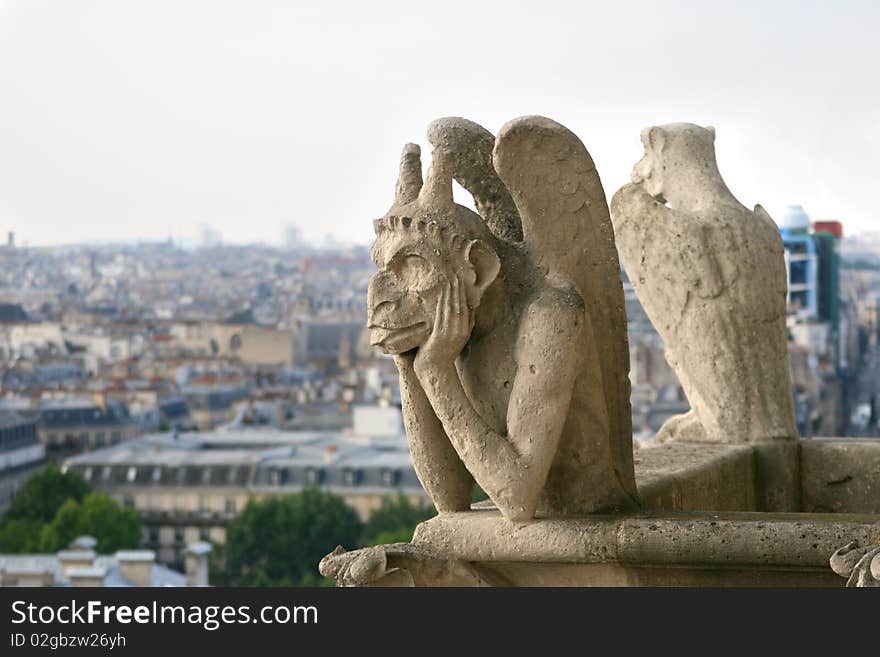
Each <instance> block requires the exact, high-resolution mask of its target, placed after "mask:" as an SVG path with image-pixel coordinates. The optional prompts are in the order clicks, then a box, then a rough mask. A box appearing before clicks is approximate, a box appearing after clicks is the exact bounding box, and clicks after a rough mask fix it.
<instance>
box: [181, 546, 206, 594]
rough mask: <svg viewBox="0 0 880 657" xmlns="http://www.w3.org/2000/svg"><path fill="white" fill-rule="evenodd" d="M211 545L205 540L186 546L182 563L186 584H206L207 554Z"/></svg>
mask: <svg viewBox="0 0 880 657" xmlns="http://www.w3.org/2000/svg"><path fill="white" fill-rule="evenodd" d="M212 549H213V547H212V546H211V544H210V543H206V542H205V541H198V542H196V543H192V544H191V545H189V546H188V547H187V548H186V554H185V557H184V564H185V568H186V585H187V586H208V555H210V554H211V550H212Z"/></svg>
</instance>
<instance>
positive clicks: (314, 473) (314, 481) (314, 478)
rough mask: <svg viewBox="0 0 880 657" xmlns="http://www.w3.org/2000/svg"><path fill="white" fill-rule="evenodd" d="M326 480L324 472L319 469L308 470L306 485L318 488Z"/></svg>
mask: <svg viewBox="0 0 880 657" xmlns="http://www.w3.org/2000/svg"><path fill="white" fill-rule="evenodd" d="M323 480H324V472H323V470H318V469H317V468H306V483H307V484H308V485H309V486H317V485H318V484H320V483H321V482H322V481H323Z"/></svg>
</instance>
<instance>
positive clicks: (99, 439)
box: [95, 431, 104, 447]
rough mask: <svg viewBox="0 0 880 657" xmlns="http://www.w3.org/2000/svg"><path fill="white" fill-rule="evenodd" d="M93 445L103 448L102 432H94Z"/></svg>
mask: <svg viewBox="0 0 880 657" xmlns="http://www.w3.org/2000/svg"><path fill="white" fill-rule="evenodd" d="M95 445H97V446H98V447H103V446H104V432H103V431H96V432H95Z"/></svg>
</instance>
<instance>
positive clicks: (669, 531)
mask: <svg viewBox="0 0 880 657" xmlns="http://www.w3.org/2000/svg"><path fill="white" fill-rule="evenodd" d="M878 537H880V519H878V518H877V517H876V516H873V517H872V516H858V515H844V514H795V513H791V514H770V513H730V512H728V513H660V512H658V513H656V514H640V515H636V516H617V517H602V516H591V517H584V518H549V519H544V520H533V521H531V522H527V523H510V522H507V521H503V520H502V518H501V516H500V514H499V513H498V512H497V511H494V510H491V509H486V510H482V511H479V512H475V513H455V514H444V515H442V516H438V517H436V518H432V519H431V520H428V521H426V522H424V523H422V524H421V525H419V527H418V528H417V530H416V534H415V537H414V538H413V543H414V544H415V545H418V546H419V547H421V548H423V549H430V550H434V551H436V552H438V553H442V554H447V555H450V556H451V557H453V558H455V559H460V560H462V561H468V562H471V563H474V564H477V565H479V567H480V568H481V569H483V571H494V572H496V573H498V574H499V575H502V576H504V577H505V578H506V579H507V580H508V581H509V582H510V583H511V584H513V585H517V586H520V585H542V586H554V585H564V586H593V585H613V586H616V585H638V584H640V585H662V586H667V585H719V586H720V585H737V586H743V585H755V586H777V585H783V586H791V585H835V581H834V579H833V577H832V576H831V575H832V573H831V571H830V570H829V569H828V555H829V554H831V553H832V552H834V551H835V549H836V548H835V546H836V545H839V543H840V541H841V540H842V539H843V540H846V538H854V539H856V540H858V541H862V542H864V543H865V544H870V543H871V542H872V541H873V542H874V543H876V542H877V539H878ZM838 581H839V580H838Z"/></svg>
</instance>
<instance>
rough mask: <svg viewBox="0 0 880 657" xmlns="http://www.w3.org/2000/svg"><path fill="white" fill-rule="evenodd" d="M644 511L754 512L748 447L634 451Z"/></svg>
mask: <svg viewBox="0 0 880 657" xmlns="http://www.w3.org/2000/svg"><path fill="white" fill-rule="evenodd" d="M633 464H634V467H635V475H636V484H637V485H638V489H639V495H640V497H641V499H642V504H643V506H644V508H646V509H667V510H670V511H697V510H713V511H755V510H757V502H756V499H755V498H756V496H755V479H756V473H755V456H754V449H753V447H752V446H750V445H718V444H712V443H666V444H663V445H657V446H651V447H643V448H641V449H638V450H635V451H634V453H633Z"/></svg>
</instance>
